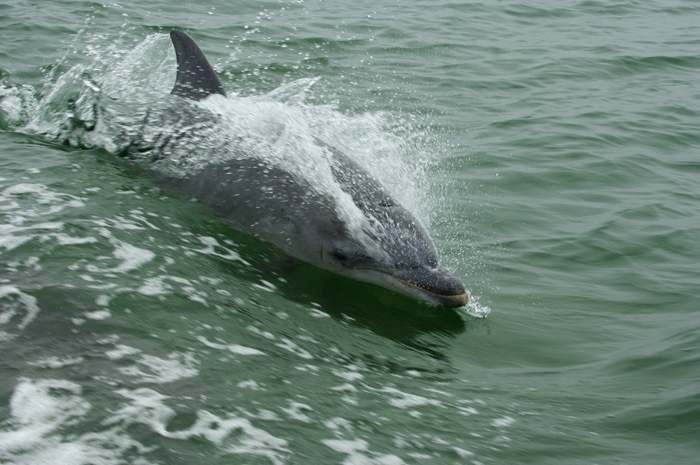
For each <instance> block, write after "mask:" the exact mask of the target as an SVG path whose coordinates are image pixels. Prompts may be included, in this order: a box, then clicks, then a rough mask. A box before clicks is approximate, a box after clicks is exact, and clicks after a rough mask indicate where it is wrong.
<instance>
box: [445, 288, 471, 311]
mask: <svg viewBox="0 0 700 465" xmlns="http://www.w3.org/2000/svg"><path fill="white" fill-rule="evenodd" d="M467 302H469V293H468V292H465V293H464V294H457V295H451V296H449V297H447V298H446V299H445V304H446V305H445V307H449V308H457V307H464V306H465V305H467Z"/></svg>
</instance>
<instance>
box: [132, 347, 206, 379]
mask: <svg viewBox="0 0 700 465" xmlns="http://www.w3.org/2000/svg"><path fill="white" fill-rule="evenodd" d="M136 362H137V363H138V365H131V366H128V367H121V368H119V371H121V372H122V373H124V374H126V375H129V376H135V377H138V378H140V379H141V380H142V381H144V382H147V383H159V384H160V383H171V382H173V381H177V380H179V379H184V378H191V377H193V376H197V374H199V370H198V369H197V368H196V365H197V361H196V359H195V358H194V356H193V355H192V354H190V353H177V352H173V353H171V354H169V355H168V357H167V358H161V357H156V356H154V355H145V354H144V355H141V356H140V357H139V358H138V359H137V360H136Z"/></svg>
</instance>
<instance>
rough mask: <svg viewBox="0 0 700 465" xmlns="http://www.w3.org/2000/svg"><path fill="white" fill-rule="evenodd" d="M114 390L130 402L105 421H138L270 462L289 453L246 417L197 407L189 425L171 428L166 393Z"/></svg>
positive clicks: (175, 435)
mask: <svg viewBox="0 0 700 465" xmlns="http://www.w3.org/2000/svg"><path fill="white" fill-rule="evenodd" d="M117 393H118V394H120V395H122V396H123V397H125V398H126V399H128V400H129V403H128V404H127V405H125V406H123V407H122V408H120V409H119V410H118V411H116V412H115V414H114V415H113V416H112V417H111V418H110V419H109V420H107V422H106V423H107V424H121V425H130V424H135V423H141V424H144V425H147V426H149V427H150V428H151V429H152V430H153V431H154V432H156V433H157V434H159V435H161V436H163V437H166V438H170V439H179V440H190V439H192V438H199V439H200V440H205V441H208V442H211V443H213V444H216V445H217V446H219V447H220V448H221V450H222V451H224V452H225V453H228V454H232V455H237V456H238V455H242V456H245V455H257V456H262V457H265V458H267V459H268V460H270V461H271V462H272V463H273V464H282V463H284V457H285V456H286V455H287V454H288V453H289V450H288V449H287V445H288V444H287V441H286V440H284V439H280V438H277V437H275V436H273V435H271V434H269V433H268V432H266V431H265V430H263V429H261V428H259V427H256V426H254V425H253V424H252V423H251V422H250V421H249V420H248V419H245V418H239V417H236V416H232V415H224V416H219V415H216V414H214V413H211V412H209V411H207V410H197V411H196V416H197V418H196V420H195V422H194V423H193V424H192V426H190V427H189V428H186V429H182V430H177V431H172V430H168V429H167V425H168V423H169V422H170V420H171V419H172V418H173V417H175V415H176V413H175V411H174V410H173V409H172V408H171V407H169V406H168V405H167V403H168V401H169V400H170V398H169V397H168V396H165V395H162V394H160V393H158V392H156V391H154V390H152V389H147V388H140V389H136V390H125V389H122V390H119V391H117ZM243 461H244V460H243Z"/></svg>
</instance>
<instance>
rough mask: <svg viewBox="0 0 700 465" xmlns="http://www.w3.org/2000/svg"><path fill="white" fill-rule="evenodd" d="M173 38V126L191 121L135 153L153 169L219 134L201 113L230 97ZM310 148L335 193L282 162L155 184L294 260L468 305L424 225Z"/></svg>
mask: <svg viewBox="0 0 700 465" xmlns="http://www.w3.org/2000/svg"><path fill="white" fill-rule="evenodd" d="M170 38H171V41H172V43H173V46H174V48H175V53H176V58H177V76H176V80H175V85H174V87H173V89H172V92H171V95H172V97H171V100H173V101H174V103H175V104H176V105H175V106H173V107H171V108H172V111H170V112H169V116H168V118H167V119H168V121H167V123H166V125H167V126H170V127H174V128H177V127H178V125H181V124H183V121H185V120H189V121H187V124H188V126H185V129H181V130H177V129H176V130H175V131H174V134H171V135H170V136H168V137H166V138H160V139H158V140H157V141H155V142H154V141H153V140H151V144H150V145H148V144H145V146H146V148H144V147H137V148H136V152H141V153H143V152H149V153H151V157H152V159H153V160H163V159H167V158H168V157H171V158H176V157H175V156H174V155H173V154H174V153H177V150H179V148H178V144H180V143H182V142H183V141H185V140H187V138H188V137H190V138H191V137H194V136H193V135H192V134H193V131H194V132H196V130H195V129H193V130H192V131H190V130H189V129H187V128H196V127H199V128H200V129H201V128H202V127H204V128H210V127H212V125H213V124H215V123H212V121H213V120H215V119H216V115H215V114H212V113H211V112H208V111H207V109H206V108H201V107H197V105H200V104H201V103H202V102H207V101H208V100H210V99H213V98H215V96H219V98H221V97H226V92H225V90H224V88H223V86H222V84H221V81H220V80H219V78H218V77H217V75H216V73H215V72H214V70H213V69H212V67H211V65H210V64H209V62H208V61H207V59H206V57H205V56H204V54H203V53H202V51H201V50H200V48H199V47H198V46H197V44H196V43H195V42H194V41H193V40H192V39H191V38H190V37H189V36H188V35H187V34H185V33H184V32H182V31H179V30H173V31H171V33H170ZM190 104H191V105H190ZM188 105H190V106H188ZM192 105H194V106H192ZM192 119H194V120H195V121H196V124H192V122H191V120H192ZM161 124H163V122H162V121H161ZM204 132H206V131H204ZM156 139H157V138H156ZM234 139H235V138H234ZM185 145H186V144H185ZM204 145H205V147H202V143H197V144H195V146H194V147H196V148H197V149H199V150H200V151H201V150H211V151H222V150H229V151H232V152H236V151H241V150H242V149H241V148H236V147H234V146H231V144H218V145H217V144H216V143H211V144H206V143H205V144H204ZM312 145H314V147H311V149H313V150H321V151H323V153H324V154H325V155H326V159H328V160H329V164H330V176H331V177H332V184H333V185H334V189H323V188H319V186H317V185H314V183H313V182H312V181H311V180H309V179H304V177H303V176H299V175H298V174H295V173H294V172H292V171H290V170H288V169H285V167H284V165H281V164H279V163H278V164H274V163H270V162H269V161H266V160H263V159H260V158H259V157H246V156H241V155H240V154H238V155H236V156H230V157H228V158H227V157H221V156H214V155H212V157H211V159H210V161H209V160H208V161H207V162H206V163H204V166H198V168H197V169H196V170H194V172H188V173H185V174H184V175H168V174H167V173H165V174H164V173H163V172H160V173H157V175H158V176H159V177H160V178H161V179H162V180H163V181H164V182H166V184H168V185H170V186H172V187H174V188H176V189H179V190H181V191H184V192H185V193H188V194H189V195H192V196H193V197H195V198H196V199H198V200H200V201H201V202H203V203H205V204H208V205H209V206H211V207H212V208H213V210H214V212H215V213H216V214H217V215H219V216H221V217H222V218H224V220H225V221H227V222H228V223H229V224H230V225H231V226H232V227H233V228H234V229H237V230H239V231H241V232H244V233H247V234H250V235H252V236H254V237H257V238H258V239H260V240H262V241H265V242H268V243H272V244H274V245H275V246H277V247H278V248H280V249H281V250H282V251H283V252H284V253H286V254H287V255H289V256H291V257H293V258H296V259H298V260H301V261H303V262H306V263H308V264H311V265H314V266H316V267H318V268H321V269H324V270H327V271H330V272H332V273H335V274H337V275H341V276H345V277H348V278H351V279H355V280H358V281H363V282H367V283H372V284H375V285H378V286H381V287H383V288H386V289H390V290H393V291H396V292H399V293H401V294H404V295H408V296H412V297H414V298H417V299H419V300H422V301H425V302H428V303H430V304H433V305H437V306H442V307H460V306H463V305H465V304H466V303H467V299H468V294H467V291H466V290H465V288H464V285H463V284H462V282H461V281H460V280H459V279H458V278H456V277H455V276H454V275H453V274H451V273H450V272H449V271H448V270H447V269H446V268H444V267H443V266H441V265H440V263H439V261H438V254H437V250H436V248H435V246H434V245H433V242H432V240H431V238H430V236H429V235H428V233H427V231H426V230H425V228H424V227H423V226H422V225H421V223H420V221H419V220H418V219H417V218H416V217H415V216H414V215H412V214H411V212H409V211H408V210H407V209H406V208H404V207H403V206H401V205H400V204H399V203H398V202H397V201H396V200H394V199H393V198H392V196H391V195H390V194H389V192H388V191H387V190H386V189H385V188H384V187H383V186H382V185H381V184H380V183H379V182H378V181H377V180H375V179H374V178H373V177H372V176H371V175H370V174H369V173H368V172H367V171H365V170H364V169H363V168H362V167H360V166H359V165H358V164H357V163H356V162H355V161H353V160H352V159H351V158H349V157H348V156H346V155H345V154H343V153H342V152H341V151H340V150H338V149H336V148H334V147H332V146H330V145H329V144H327V143H325V142H324V141H322V140H321V139H319V138H315V137H314V138H313V141H312ZM190 148H192V146H191V147H190ZM190 148H187V149H186V150H190ZM209 155H210V154H207V156H209ZM185 156H186V155H185ZM343 205H345V207H343ZM348 205H349V210H351V212H350V213H348ZM358 225H359V226H358Z"/></svg>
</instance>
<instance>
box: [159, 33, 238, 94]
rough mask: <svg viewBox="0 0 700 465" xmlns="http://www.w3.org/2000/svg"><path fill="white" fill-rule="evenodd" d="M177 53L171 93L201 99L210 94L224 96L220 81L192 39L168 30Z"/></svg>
mask: <svg viewBox="0 0 700 465" xmlns="http://www.w3.org/2000/svg"><path fill="white" fill-rule="evenodd" d="M170 40H172V41H173V46H174V47H175V54H176V55H177V78H176V79H175V87H173V90H172V92H170V93H171V94H172V95H177V96H178V97H183V98H187V99H191V100H203V99H205V98H207V97H208V96H210V95H212V94H219V95H223V96H226V92H224V88H223V87H222V86H221V81H219V78H218V77H217V76H216V73H215V72H214V70H213V69H212V67H211V65H210V64H209V62H208V61H207V58H206V57H205V56H204V53H202V51H201V50H200V49H199V47H198V46H197V44H195V43H194V40H192V39H191V38H190V36H188V35H187V34H185V33H184V32H182V31H178V30H175V29H174V30H172V31H170Z"/></svg>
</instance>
